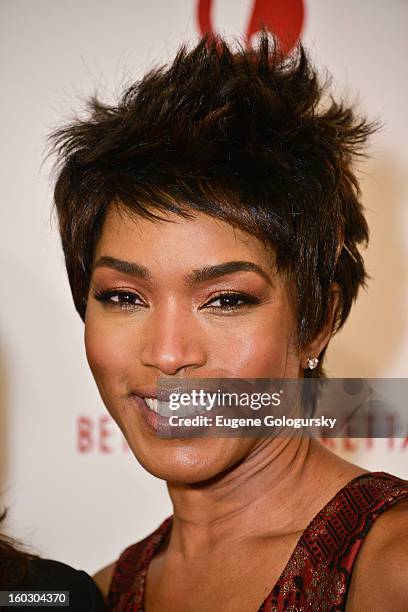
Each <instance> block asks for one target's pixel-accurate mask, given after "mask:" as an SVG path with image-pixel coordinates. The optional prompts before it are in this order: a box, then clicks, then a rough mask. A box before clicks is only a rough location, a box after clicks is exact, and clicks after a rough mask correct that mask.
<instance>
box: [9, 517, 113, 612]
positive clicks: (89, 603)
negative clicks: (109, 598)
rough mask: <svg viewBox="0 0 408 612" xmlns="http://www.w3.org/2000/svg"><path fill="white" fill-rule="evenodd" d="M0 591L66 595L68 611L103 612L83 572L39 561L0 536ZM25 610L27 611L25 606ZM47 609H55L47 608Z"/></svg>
mask: <svg viewBox="0 0 408 612" xmlns="http://www.w3.org/2000/svg"><path fill="white" fill-rule="evenodd" d="M5 517H6V512H5V511H4V512H3V514H2V515H1V517H0V523H1V522H2V521H3V520H4V519H5ZM0 590H1V591H11V592H12V593H13V592H14V595H16V594H17V593H18V592H23V593H24V594H25V595H26V596H27V597H28V596H29V593H32V592H33V591H37V592H38V591H40V592H41V591H43V592H44V591H48V592H50V593H52V592H53V593H59V592H60V593H61V592H67V591H68V593H69V608H70V610H72V611H79V612H80V611H81V610H88V611H89V612H102V611H103V610H105V609H106V608H105V606H104V603H103V599H102V595H101V593H100V591H99V589H98V587H97V586H96V584H95V583H94V582H93V581H92V580H91V578H90V576H88V574H87V573H86V572H84V571H82V570H76V569H74V568H72V567H70V566H69V565H66V564H65V563H61V562H60V561H54V560H53V559H42V558H41V557H38V556H37V555H34V554H32V553H30V552H28V551H26V550H24V549H23V548H22V547H19V545H18V543H17V542H15V541H13V540H12V539H11V538H8V537H6V536H4V535H1V534H0ZM40 602H41V600H40ZM15 606H16V604H14V606H7V605H4V606H0V608H1V610H11V609H13V608H14V607H15ZM25 607H28V606H27V603H25ZM33 607H34V606H33ZM35 607H41V606H38V603H37V606H35ZM48 607H52V608H53V609H55V608H54V606H50V605H49V604H48Z"/></svg>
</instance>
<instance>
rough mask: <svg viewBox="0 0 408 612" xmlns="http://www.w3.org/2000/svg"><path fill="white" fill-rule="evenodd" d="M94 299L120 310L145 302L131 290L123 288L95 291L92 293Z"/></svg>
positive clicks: (133, 307)
mask: <svg viewBox="0 0 408 612" xmlns="http://www.w3.org/2000/svg"><path fill="white" fill-rule="evenodd" d="M93 296H94V298H95V300H98V302H102V304H105V305H106V306H109V307H113V308H119V309H120V310H134V309H135V308H139V307H140V306H145V305H146V304H145V303H144V302H143V300H142V299H141V298H140V297H139V296H138V294H137V293H134V292H133V291H124V290H120V291H119V290H117V289H116V290H109V291H95V292H94V294H93Z"/></svg>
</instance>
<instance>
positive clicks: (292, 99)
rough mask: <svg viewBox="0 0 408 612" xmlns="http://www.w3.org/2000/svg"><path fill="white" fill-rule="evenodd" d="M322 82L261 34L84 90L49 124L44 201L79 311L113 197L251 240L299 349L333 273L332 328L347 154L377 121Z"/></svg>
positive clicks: (341, 261)
mask: <svg viewBox="0 0 408 612" xmlns="http://www.w3.org/2000/svg"><path fill="white" fill-rule="evenodd" d="M326 89H327V83H323V84H322V83H321V82H320V80H319V78H318V76H317V73H316V70H315V69H314V67H313V66H312V64H311V62H310V60H309V58H308V56H307V54H306V52H305V50H304V48H303V46H302V44H300V43H299V44H298V46H297V48H296V50H295V52H294V53H292V54H291V55H290V56H289V57H284V56H283V54H282V53H281V51H280V50H279V45H278V43H277V41H276V40H275V41H273V42H272V43H271V40H270V38H269V39H268V36H267V34H266V33H263V35H262V36H261V38H260V43H259V46H258V47H257V48H256V49H252V50H248V49H246V50H245V49H243V48H242V47H241V46H239V45H238V46H237V48H236V49H231V47H230V46H229V45H227V43H226V42H225V41H224V40H222V39H220V38H218V39H216V40H213V39H209V38H206V37H204V38H203V39H201V40H200V42H199V43H198V44H197V45H196V46H195V47H194V48H193V49H192V50H188V49H187V48H186V47H185V46H183V47H182V48H181V49H180V51H179V52H178V54H177V56H176V58H175V59H174V61H173V63H172V64H171V65H170V66H168V67H161V68H157V69H155V70H152V71H151V72H149V73H148V74H146V76H145V77H144V78H143V79H142V80H141V81H139V82H137V83H135V84H134V85H132V86H131V87H130V88H129V89H128V90H127V91H126V92H125V93H124V94H123V96H122V97H121V99H120V101H119V103H118V104H117V106H108V105H104V104H102V103H100V102H99V101H98V100H97V99H96V98H93V99H92V100H91V101H90V102H89V114H88V117H87V118H86V119H85V120H77V121H75V122H73V123H71V124H70V125H68V126H67V127H64V128H62V129H59V130H57V131H56V132H54V133H53V135H52V142H53V145H54V150H55V151H56V153H57V158H58V162H59V163H58V166H57V167H58V176H57V180H56V185H55V193H54V196H55V207H56V210H57V215H58V220H59V230H60V234H61V240H62V246H63V250H64V254H65V262H66V267H67V272H68V277H69V281H70V286H71V290H72V295H73V299H74V303H75V307H76V309H77V311H78V313H79V315H80V316H81V318H82V319H84V317H85V310H86V300H87V294H88V289H89V283H90V275H91V268H92V260H93V253H94V248H95V245H96V242H97V240H98V237H99V236H100V233H101V229H102V225H103V221H104V217H105V213H106V210H107V208H108V206H109V205H110V204H112V203H119V204H120V205H121V206H124V207H125V208H126V209H128V210H130V211H132V213H134V214H136V215H140V216H143V217H148V218H156V219H157V218H161V217H160V212H167V211H171V212H175V213H176V214H179V215H181V216H187V217H188V216H189V215H191V214H194V213H195V212H202V213H206V214H208V215H211V216H214V217H217V218H219V219H222V220H224V221H227V222H228V223H230V224H232V225H234V226H237V227H240V228H241V229H243V230H245V231H247V232H249V233H250V234H252V235H255V236H257V237H258V238H260V239H261V240H262V241H263V242H264V243H265V244H266V245H268V246H269V247H271V248H272V249H273V251H274V253H275V257H276V263H277V267H278V270H279V271H282V272H287V273H288V274H290V275H291V277H292V278H293V279H294V281H295V282H294V286H295V288H296V299H297V312H298V338H299V345H300V346H301V345H303V344H305V343H307V342H308V341H309V340H311V339H312V338H313V337H314V335H315V334H316V333H317V332H318V331H319V329H320V328H321V326H322V325H323V323H324V322H325V320H326V317H327V313H328V307H329V287H330V284H331V282H332V281H336V282H337V283H338V284H339V286H340V288H341V304H340V308H339V310H338V313H337V320H336V325H335V330H337V329H338V328H340V327H341V326H342V325H343V323H344V322H345V320H346V318H347V316H348V314H349V311H350V307H351V305H352V302H353V300H354V299H355V298H356V296H357V292H358V289H359V287H360V286H361V285H364V283H365V280H366V272H365V268H364V263H363V260H362V257H361V255H360V253H359V250H358V245H359V244H360V243H366V242H367V240H368V228H367V223H366V220H365V217H364V214H363V208H362V204H361V201H360V191H359V186H358V182H357V179H356V176H355V174H354V171H353V168H352V163H353V161H354V160H355V158H356V157H357V156H360V155H363V154H364V145H365V143H366V140H367V137H368V136H369V135H370V134H371V133H372V132H373V131H374V130H375V129H376V127H377V126H376V124H374V123H369V122H368V121H367V120H365V119H364V118H357V117H356V114H355V112H354V110H353V108H352V107H350V106H347V105H346V104H345V103H343V102H341V101H336V100H334V99H333V97H332V96H326V95H325V94H326ZM309 374H311V373H309ZM319 374H321V370H320V367H319V368H317V369H316V370H314V371H313V375H314V376H316V375H317V376H318V375H319Z"/></svg>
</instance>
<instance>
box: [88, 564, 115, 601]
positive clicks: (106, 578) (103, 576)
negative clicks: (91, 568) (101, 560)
mask: <svg viewBox="0 0 408 612" xmlns="http://www.w3.org/2000/svg"><path fill="white" fill-rule="evenodd" d="M115 565H116V561H114V562H113V563H111V564H110V565H106V567H103V568H102V569H100V570H99V571H98V572H96V574H94V575H93V576H92V578H93V580H94V582H95V583H96V584H97V586H98V587H99V589H100V591H101V593H102V595H103V598H104V599H105V601H106V599H107V597H108V593H109V588H110V585H111V582H112V577H113V572H114V570H115Z"/></svg>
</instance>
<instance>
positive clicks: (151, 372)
mask: <svg viewBox="0 0 408 612" xmlns="http://www.w3.org/2000/svg"><path fill="white" fill-rule="evenodd" d="M326 102H327V101H325V98H324V88H323V87H322V86H321V85H320V84H319V81H318V78H317V76H316V73H315V71H314V69H313V67H312V66H311V64H310V62H309V60H308V58H307V56H306V54H305V52H304V50H303V48H302V47H299V48H298V51H297V54H295V55H293V56H292V57H291V58H284V57H282V55H281V53H280V51H279V49H278V46H277V45H276V44H275V46H274V47H273V48H271V45H270V44H268V38H267V36H266V35H265V34H264V35H263V37H262V39H261V44H260V47H259V49H258V50H257V51H244V50H242V49H241V50H239V52H237V53H232V52H231V50H230V49H229V48H228V46H227V45H226V43H225V42H223V41H222V40H218V41H216V42H211V41H210V40H206V39H204V40H202V41H200V43H199V44H198V45H197V46H196V48H194V49H193V50H191V51H190V52H187V51H186V50H185V49H184V48H183V49H182V50H181V51H180V52H179V54H178V55H177V57H176V59H175V60H174V62H173V63H172V64H171V65H170V66H169V67H168V68H162V69H158V70H155V71H152V72H150V73H149V74H148V75H146V76H145V78H144V79H143V80H142V81H141V82H140V83H137V84H135V85H134V86H133V87H131V88H130V89H129V90H128V91H127V92H126V93H125V95H124V96H123V97H122V99H121V100H120V102H119V104H118V106H116V107H108V106H103V105H102V104H100V103H99V102H97V101H95V100H94V101H93V102H92V103H91V113H90V116H89V118H88V119H86V120H83V121H77V122H75V123H74V124H72V125H71V126H68V127H67V128H65V129H62V130H60V131H58V132H57V133H56V134H55V135H54V142H55V144H56V147H57V150H58V153H59V155H60V164H61V165H60V169H59V175H58V178H57V182H56V188H55V204H56V209H57V213H58V217H59V227H60V233H61V238H62V245H63V249H64V253H65V259H66V265H67V271H68V276H69V280H70V284H71V289H72V294H73V298H74V302H75V306H76V309H77V311H78V312H79V314H80V316H81V318H82V319H83V320H84V322H85V344H86V351H87V358H88V362H89V365H90V367H91V370H92V372H93V375H94V377H95V380H96V383H97V386H98V388H99V391H100V394H101V397H102V399H103V401H104V403H105V405H106V407H107V409H108V410H109V411H110V413H111V414H112V416H113V417H114V419H115V420H116V421H117V423H118V425H119V426H120V428H121V429H122V431H123V433H124V435H125V436H126V438H127V440H128V442H129V445H130V447H131V448H132V450H133V453H134V455H135V457H136V458H137V460H138V461H139V462H140V463H141V464H142V465H143V466H144V467H145V468H146V469H147V470H148V471H149V472H151V473H152V474H153V475H155V476H157V477H159V478H162V479H163V480H165V481H166V482H167V486H168V490H169V494H170V497H171V500H172V502H173V506H174V514H173V516H172V517H169V518H168V519H166V521H164V523H163V524H162V525H160V526H159V527H158V529H157V530H156V531H155V532H154V533H153V534H151V535H150V536H148V537H147V538H146V539H145V540H143V541H142V542H139V543H138V544H136V545H133V546H131V547H129V548H128V549H127V550H126V551H125V552H124V553H123V554H122V555H121V556H120V558H119V560H118V561H117V562H116V563H114V564H112V566H109V567H108V568H105V569H104V570H102V571H101V572H99V574H98V575H97V577H96V579H97V581H98V583H99V585H100V586H101V588H102V589H103V591H104V593H105V596H106V598H107V601H108V602H109V606H110V608H111V609H113V610H142V609H144V610H146V611H147V612H156V611H158V610H163V609H165V610H166V611H167V612H170V611H189V610H195V611H201V610H203V611H204V610H205V611H207V610H211V611H218V610H223V611H228V612H229V611H231V612H236V611H238V610H239V611H241V610H243V611H255V610H268V611H269V610H306V609H308V610H309V609H313V610H344V609H347V611H348V612H355V611H357V610H358V612H364V611H365V610H366V611H367V612H368V611H369V612H373V611H376V610H378V611H380V610H381V612H384V611H385V610H402V609H403V608H404V606H405V604H406V601H408V580H407V576H406V572H405V571H403V569H402V568H403V567H404V564H405V567H406V565H407V559H408V554H407V542H408V528H407V517H408V506H407V502H408V483H407V482H406V481H403V480H401V479H399V478H397V477H394V476H392V475H389V474H386V473H382V472H380V473H377V472H375V473H370V472H367V470H364V469H362V468H360V467H358V466H356V465H353V464H351V463H349V462H347V461H344V460H342V459H340V458H339V457H337V456H336V455H334V454H333V453H331V452H329V451H328V450H327V449H325V448H324V447H323V446H322V445H321V444H320V443H318V442H317V441H316V440H315V439H311V438H307V437H299V436H296V437H290V436H288V437H284V438H282V437H280V438H248V437H230V438H214V437H205V436H204V437H196V438H190V439H186V438H184V439H183V438H182V439H177V438H173V439H164V438H163V437H159V436H158V435H156V433H157V432H156V429H157V414H156V413H155V410H154V408H155V402H154V400H155V399H156V398H157V380H158V379H159V378H160V377H164V378H168V379H170V380H178V379H181V378H187V379H194V378H246V379H247V378H297V377H304V376H306V377H308V376H313V377H315V376H316V377H319V376H322V375H323V370H322V362H323V358H324V353H325V350H326V347H327V344H328V342H329V340H330V337H331V336H332V334H333V333H334V331H336V330H338V329H339V328H340V327H341V326H342V325H343V324H344V322H345V320H346V319H347V316H348V314H349V311H350V307H351V305H352V302H353V300H354V299H355V298H356V295H357V292H358V289H359V287H361V286H362V285H364V283H365V279H366V273H365V268H364V264H363V260H362V257H361V255H360V253H359V250H358V247H359V245H360V244H361V243H363V242H365V241H367V238H368V229H367V224H366V221H365V218H364V214H363V209H362V205H361V202H360V198H359V190H358V184H357V180H356V178H355V175H354V173H353V169H352V162H353V160H354V158H355V157H356V156H358V155H359V154H361V152H362V146H363V145H364V143H365V141H366V139H367V137H368V136H369V134H370V133H371V132H372V131H373V130H374V128H375V126H374V125H373V124H370V123H368V122H366V121H365V120H363V119H361V120H358V119H357V118H356V116H355V114H354V112H353V110H352V109H351V108H348V107H347V106H345V105H343V104H342V103H338V102H336V101H334V100H333V99H332V98H331V99H330V101H329V103H326ZM324 104H325V105H324ZM357 554H358V556H357Z"/></svg>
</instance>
